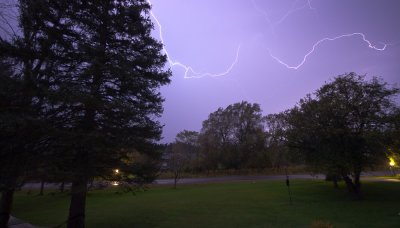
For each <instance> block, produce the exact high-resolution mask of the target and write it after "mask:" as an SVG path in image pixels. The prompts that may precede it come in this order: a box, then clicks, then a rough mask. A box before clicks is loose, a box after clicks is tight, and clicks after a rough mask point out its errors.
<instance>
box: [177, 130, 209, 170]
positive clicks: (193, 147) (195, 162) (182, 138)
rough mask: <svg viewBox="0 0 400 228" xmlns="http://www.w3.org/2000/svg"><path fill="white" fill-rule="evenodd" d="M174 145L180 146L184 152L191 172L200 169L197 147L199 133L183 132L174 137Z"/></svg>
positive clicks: (198, 149) (198, 148)
mask: <svg viewBox="0 0 400 228" xmlns="http://www.w3.org/2000/svg"><path fill="white" fill-rule="evenodd" d="M175 143H176V144H180V145H181V147H182V149H183V150H184V151H186V153H187V156H188V159H189V163H190V164H189V167H190V169H191V170H199V169H201V159H202V158H201V155H200V145H199V133H198V132H196V131H188V130H183V131H181V132H179V133H178V134H177V135H176V138H175Z"/></svg>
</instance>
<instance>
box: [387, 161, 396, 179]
mask: <svg viewBox="0 0 400 228" xmlns="http://www.w3.org/2000/svg"><path fill="white" fill-rule="evenodd" d="M395 165H396V163H395V162H394V159H393V158H389V167H390V171H391V172H392V175H393V176H395V175H396V173H395V171H394V166H395Z"/></svg>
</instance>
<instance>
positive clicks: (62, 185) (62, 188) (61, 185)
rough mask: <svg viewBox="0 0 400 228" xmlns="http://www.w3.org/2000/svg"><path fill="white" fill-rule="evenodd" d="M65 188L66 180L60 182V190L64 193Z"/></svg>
mask: <svg viewBox="0 0 400 228" xmlns="http://www.w3.org/2000/svg"><path fill="white" fill-rule="evenodd" d="M64 188H65V182H64V181H63V182H61V184H60V192H61V193H63V192H64Z"/></svg>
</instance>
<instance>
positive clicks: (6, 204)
mask: <svg viewBox="0 0 400 228" xmlns="http://www.w3.org/2000/svg"><path fill="white" fill-rule="evenodd" d="M13 195H14V190H5V191H3V192H2V193H1V201H0V228H6V227H8V226H7V225H8V220H9V219H10V213H11V207H12V201H13Z"/></svg>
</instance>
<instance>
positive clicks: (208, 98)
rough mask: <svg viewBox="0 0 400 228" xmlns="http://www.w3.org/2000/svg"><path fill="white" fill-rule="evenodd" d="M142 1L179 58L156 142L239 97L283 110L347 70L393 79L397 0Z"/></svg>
mask: <svg viewBox="0 0 400 228" xmlns="http://www.w3.org/2000/svg"><path fill="white" fill-rule="evenodd" d="M14 1H15V0H0V3H2V4H3V3H9V2H14ZM150 1H151V3H152V5H153V11H152V12H153V13H154V15H155V17H156V18H157V19H158V22H159V23H160V24H161V25H162V37H163V41H164V45H165V48H166V50H167V51H168V54H169V57H170V59H171V61H173V62H175V63H178V62H180V63H182V64H183V65H176V64H175V65H174V66H172V67H171V70H172V71H173V77H172V82H171V84H170V85H168V86H165V87H163V88H162V89H161V92H162V94H163V96H164V97H165V98H166V101H165V103H164V114H163V116H162V118H161V122H162V123H163V124H165V127H164V133H163V137H164V139H163V142H171V141H173V140H174V138H175V135H176V134H177V133H178V132H179V131H182V130H184V129H187V130H195V131H199V130H200V129H201V124H202V121H204V120H205V119H207V117H208V115H209V114H210V113H211V112H213V111H215V110H216V109H217V108H218V107H226V106H228V105H229V104H232V103H235V102H240V101H242V100H246V101H249V102H256V103H259V104H260V105H261V108H262V109H263V111H264V114H269V113H276V112H280V111H283V110H285V109H288V108H291V107H293V106H294V105H295V104H296V102H297V101H298V100H299V99H300V98H302V97H304V96H305V95H306V94H307V93H312V92H314V91H315V90H316V89H318V88H319V87H320V86H321V85H322V84H323V83H324V82H326V81H328V80H330V79H331V78H332V77H334V76H337V75H339V74H343V73H346V72H351V71H354V72H356V73H358V74H367V75H368V76H381V77H382V78H383V79H384V80H385V81H387V82H389V83H392V84H393V83H397V84H399V85H400V75H399V73H400V0H150ZM14 14H16V13H15V12H14ZM153 21H154V28H155V31H154V34H153V35H154V36H155V37H156V38H158V39H160V35H159V26H158V24H157V21H156V20H154V19H153ZM1 22H2V21H1V20H0V25H1V26H2V28H6V29H7V26H6V25H5V24H4V23H1ZM0 33H1V34H3V35H4V29H2V30H0ZM354 33H362V34H364V35H365V37H364V38H365V39H366V41H365V40H363V37H362V36H361V34H354ZM351 34H354V35H351ZM343 35H349V36H345V37H341V36H343ZM339 37H341V38H339ZM324 38H333V39H335V38H336V39H335V40H333V41H328V40H325V41H322V40H323V39H324ZM368 42H370V43H368ZM369 44H371V45H372V46H373V47H375V48H376V49H382V48H384V47H385V44H387V46H386V47H385V50H383V51H380V50H376V49H374V48H373V47H369ZM239 46H240V50H239V52H238V47H239ZM313 46H314V47H315V49H314V50H313V51H312V48H313ZM311 51H312V52H311ZM237 53H238V55H237ZM308 53H310V54H309V55H308V56H307V59H306V61H305V62H304V63H303V64H302V65H301V66H299V64H301V63H302V61H303V59H304V57H305V56H306V55H307V54H308ZM273 56H275V57H276V58H279V60H280V61H281V63H280V62H279V61H277V59H274V58H273ZM236 60H237V62H236ZM232 64H234V66H233V68H230V67H231V65H232ZM284 64H287V65H288V66H293V67H295V66H299V67H298V68H297V69H288V68H287V67H286V66H285V65H284ZM184 67H186V68H187V67H191V68H192V69H193V70H195V71H197V72H201V73H206V72H208V73H214V74H220V73H223V72H226V71H229V72H228V73H227V74H225V75H224V76H220V77H210V76H205V77H200V78H187V77H192V76H202V75H193V73H192V72H190V71H189V72H188V74H187V75H186V78H185V69H184Z"/></svg>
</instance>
